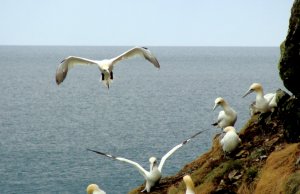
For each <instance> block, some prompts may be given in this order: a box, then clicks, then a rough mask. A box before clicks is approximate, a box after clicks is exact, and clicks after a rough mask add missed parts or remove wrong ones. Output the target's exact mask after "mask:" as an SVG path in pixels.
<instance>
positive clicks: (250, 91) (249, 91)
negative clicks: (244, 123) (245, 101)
mask: <svg viewBox="0 0 300 194" xmlns="http://www.w3.org/2000/svg"><path fill="white" fill-rule="evenodd" d="M252 92H253V90H251V89H250V90H248V91H247V92H246V93H245V94H244V96H243V98H245V97H246V96H247V95H248V94H250V93H252Z"/></svg>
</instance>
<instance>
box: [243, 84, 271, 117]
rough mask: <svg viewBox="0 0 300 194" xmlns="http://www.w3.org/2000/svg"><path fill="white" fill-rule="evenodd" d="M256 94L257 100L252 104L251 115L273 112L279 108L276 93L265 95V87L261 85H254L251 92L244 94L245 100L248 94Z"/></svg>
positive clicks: (250, 89)
mask: <svg viewBox="0 0 300 194" xmlns="http://www.w3.org/2000/svg"><path fill="white" fill-rule="evenodd" d="M252 92H256V100H255V102H254V103H253V104H251V109H250V114H251V115H254V114H256V113H259V112H260V113H266V112H273V111H274V108H275V107H277V103H276V93H269V94H266V95H264V91H263V87H262V85H261V84H259V83H253V84H252V85H251V86H250V88H249V90H248V91H247V92H246V93H245V94H244V96H243V98H244V97H245V96H247V95H248V94H250V93H252Z"/></svg>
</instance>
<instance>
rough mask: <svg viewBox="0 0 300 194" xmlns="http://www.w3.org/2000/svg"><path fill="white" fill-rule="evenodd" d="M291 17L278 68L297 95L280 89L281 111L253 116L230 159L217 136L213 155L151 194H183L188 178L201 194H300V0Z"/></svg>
mask: <svg viewBox="0 0 300 194" xmlns="http://www.w3.org/2000/svg"><path fill="white" fill-rule="evenodd" d="M291 13H292V14H291V18H290V25H289V31H288V34H287V37H286V40H285V41H284V42H283V43H282V44H281V58H280V61H279V65H278V68H279V74H280V76H281V78H282V81H283V83H284V85H285V87H286V88H287V89H288V90H289V91H290V92H292V94H293V95H292V96H290V95H289V94H287V93H285V92H284V91H282V90H278V91H277V94H278V98H277V103H278V107H277V109H276V110H275V111H274V112H273V113H265V114H257V115H254V116H252V117H251V118H250V119H249V121H248V123H246V124H245V126H244V127H243V129H241V130H240V134H239V135H240V138H241V140H242V144H241V145H240V146H239V147H238V149H237V150H236V151H235V152H234V153H232V154H231V155H230V156H229V157H224V155H223V151H222V149H221V146H220V144H219V138H218V137H217V136H216V137H215V138H214V140H213V146H212V148H211V150H210V151H208V152H207V153H205V154H203V155H202V156H200V157H199V158H197V159H196V160H194V161H193V162H191V163H190V164H187V165H186V166H185V167H184V168H183V169H182V170H181V171H180V172H178V173H177V174H176V175H175V176H172V177H165V178H163V179H162V180H161V181H160V184H159V185H157V186H156V187H154V188H153V191H152V192H151V193H153V194H163V193H168V194H184V193H185V185H184V183H183V181H182V177H183V176H184V175H186V174H189V175H191V177H192V179H193V181H194V183H195V187H196V193H199V194H200V193H201V194H205V193H215V194H216V193H240V194H253V193H254V194H268V193H272V194H276V193H284V194H296V193H298V194H299V193H300V143H299V142H300V100H299V98H300V86H299V84H300V62H299V61H300V0H295V2H294V4H293V8H292V11H291ZM143 188H144V185H142V186H141V187H138V188H136V189H135V190H133V191H131V192H130V194H136V193H140V191H141V190H142V189H143Z"/></svg>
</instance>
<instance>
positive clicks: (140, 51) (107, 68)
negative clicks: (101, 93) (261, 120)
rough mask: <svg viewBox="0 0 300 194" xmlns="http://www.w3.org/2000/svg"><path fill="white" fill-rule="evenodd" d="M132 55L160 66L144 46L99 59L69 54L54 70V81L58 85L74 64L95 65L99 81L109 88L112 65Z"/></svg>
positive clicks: (111, 77) (111, 78)
mask: <svg viewBox="0 0 300 194" xmlns="http://www.w3.org/2000/svg"><path fill="white" fill-rule="evenodd" d="M134 56H141V57H144V58H145V59H146V60H148V61H149V62H151V63H152V64H153V65H154V66H155V67H157V68H160V65H159V63H158V61H157V59H156V58H155V56H154V55H153V54H152V53H151V52H150V51H149V50H148V49H147V48H145V47H134V48H132V49H130V50H128V51H126V52H124V53H123V54H121V55H119V56H117V57H115V58H112V59H104V60H101V61H98V60H91V59H86V58H82V57H75V56H69V57H67V58H65V59H64V60H63V61H62V62H61V63H60V65H59V66H58V68H57V70H56V83H57V85H59V84H60V83H61V82H63V81H64V79H65V78H66V76H67V73H68V70H70V69H71V68H72V67H74V66H75V65H97V66H98V68H99V70H100V72H101V75H102V77H101V79H100V81H102V82H103V83H104V84H105V85H106V86H107V88H109V85H110V83H111V81H112V80H113V68H114V65H115V64H116V63H118V62H119V61H122V60H125V59H129V58H132V57H134Z"/></svg>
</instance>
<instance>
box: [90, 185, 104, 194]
mask: <svg viewBox="0 0 300 194" xmlns="http://www.w3.org/2000/svg"><path fill="white" fill-rule="evenodd" d="M86 192H87V194H106V192H105V191H103V190H101V189H100V188H99V186H98V185H96V184H90V185H89V186H88V187H87V188H86Z"/></svg>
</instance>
